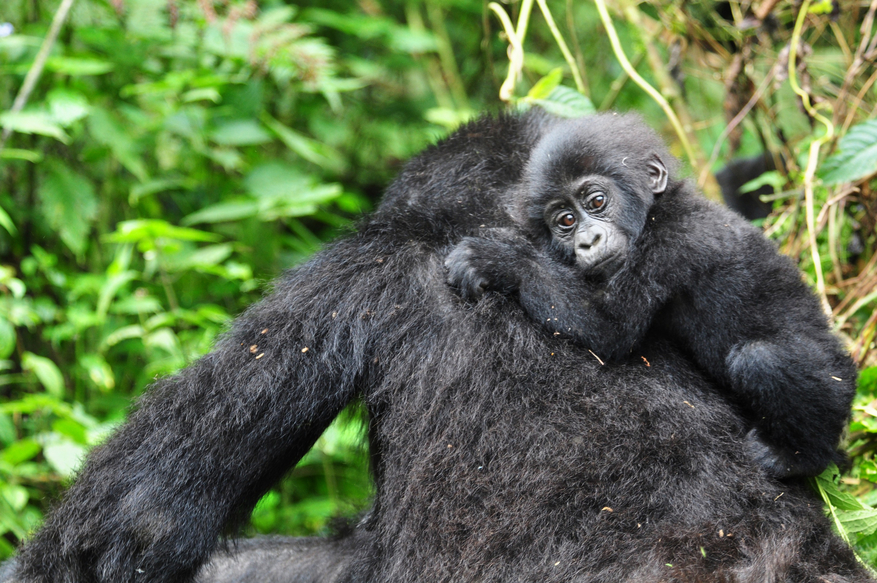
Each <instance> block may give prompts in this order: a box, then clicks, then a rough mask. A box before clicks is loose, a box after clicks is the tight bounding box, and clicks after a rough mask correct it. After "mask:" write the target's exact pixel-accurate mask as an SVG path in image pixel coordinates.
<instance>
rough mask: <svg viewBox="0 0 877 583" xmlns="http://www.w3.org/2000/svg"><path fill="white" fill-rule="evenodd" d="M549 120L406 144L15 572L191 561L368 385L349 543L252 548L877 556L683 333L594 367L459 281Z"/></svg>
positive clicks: (484, 564) (828, 575)
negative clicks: (363, 197)
mask: <svg viewBox="0 0 877 583" xmlns="http://www.w3.org/2000/svg"><path fill="white" fill-rule="evenodd" d="M550 123H551V122H550V120H548V119H547V118H546V117H545V116H544V115H541V114H538V113H534V114H529V115H525V116H523V117H500V118H498V119H489V118H488V119H482V120H480V121H478V122H475V123H473V124H470V125H468V126H466V127H464V128H463V129H461V130H460V131H458V132H457V133H456V134H454V135H453V136H452V137H450V138H449V139H447V140H445V141H444V142H442V143H440V144H439V145H437V146H435V147H433V148H430V149H428V150H427V151H426V152H424V153H423V154H422V155H420V156H419V157H417V158H416V159H414V160H413V161H412V162H411V163H409V164H408V166H407V167H406V169H405V171H404V172H403V173H402V175H401V176H400V177H399V178H398V179H397V181H396V182H395V183H394V184H393V185H392V186H391V187H390V189H389V191H388V193H387V196H386V199H385V201H384V202H383V204H382V205H381V206H380V208H379V209H378V211H377V212H376V213H375V214H374V215H373V216H372V217H370V218H369V219H368V220H367V221H365V222H364V224H363V225H362V227H361V228H360V229H359V231H358V232H357V233H356V234H354V235H352V236H350V237H348V238H346V239H343V240H341V241H340V242H338V243H336V244H335V245H334V246H332V247H330V248H328V249H326V250H324V251H322V252H321V253H319V254H318V255H317V256H315V257H314V258H313V259H312V260H311V261H310V262H309V263H307V264H305V265H304V266H302V267H300V268H298V269H296V270H294V271H293V272H291V273H289V274H287V275H286V276H285V277H284V278H282V279H281V280H280V281H279V282H278V283H277V286H276V289H275V291H274V292H273V293H272V294H271V295H270V296H269V297H267V298H266V299H265V300H264V301H262V302H261V303H259V304H257V305H255V306H253V307H252V308H251V309H249V310H248V311H247V312H246V313H245V314H244V315H242V316H241V317H240V318H239V319H238V320H237V321H236V323H235V324H234V326H233V328H232V330H231V331H230V332H229V333H228V334H227V335H226V336H225V337H224V338H223V339H222V340H220V342H219V343H218V344H217V346H216V347H215V349H214V351H213V352H212V353H210V354H208V355H207V356H205V357H203V358H202V359H200V360H199V361H197V362H196V363H194V364H192V365H191V366H190V367H188V368H187V369H185V370H183V371H182V372H180V373H179V374H177V375H175V376H173V377H169V378H167V379H164V380H162V381H159V382H158V383H157V384H156V385H155V386H154V387H153V388H152V390H151V391H150V392H149V394H148V395H147V397H146V398H144V399H143V400H142V401H141V402H140V405H139V409H138V410H137V411H136V412H135V413H134V414H133V415H132V416H131V418H130V419H129V421H128V422H127V423H126V424H125V425H124V426H123V427H122V428H121V429H120V430H119V431H118V432H117V433H116V434H115V435H114V436H113V437H112V438H111V439H110V440H109V441H108V442H107V443H106V444H105V445H103V446H102V447H100V448H98V449H96V450H95V451H94V452H93V453H92V454H91V456H90V457H89V459H88V461H87V463H86V465H85V467H84V469H83V471H82V473H81V474H80V476H79V477H78V479H77V480H76V482H75V483H74V485H73V486H72V487H71V489H70V490H69V492H68V493H67V495H66V497H65V498H64V500H63V501H62V502H61V503H60V505H59V506H58V507H57V508H56V509H55V510H54V511H53V512H52V513H51V514H50V515H49V517H48V518H47V520H46V523H45V525H44V526H43V528H42V530H40V531H39V532H38V533H36V535H35V536H34V538H33V540H32V541H31V542H30V543H28V544H27V545H26V546H25V547H24V549H23V551H22V553H21V555H20V559H19V568H18V571H17V577H18V580H20V581H25V582H61V581H64V582H85V581H87V582H95V581H106V582H113V583H120V582H129V581H131V582H133V581H138V582H139V581H185V580H188V579H189V578H191V577H193V576H194V575H195V574H196V572H197V570H198V568H199V567H200V566H201V564H202V563H203V562H204V561H205V560H206V559H207V558H208V556H209V555H210V553H211V552H212V551H213V550H214V549H216V547H217V544H218V541H219V538H220V533H221V532H223V530H224V529H226V528H228V527H229V526H234V525H235V524H238V523H240V522H241V520H243V519H244V518H245V517H246V516H247V514H248V512H249V510H250V509H251V507H252V505H253V504H254V503H255V501H256V500H258V498H259V497H260V496H261V495H262V493H263V492H264V491H265V490H266V489H267V488H268V487H269V486H270V485H271V484H272V483H273V482H274V481H275V480H276V479H278V477H279V476H281V475H282V474H283V473H284V472H285V471H286V470H288V469H289V468H290V467H291V466H292V465H293V464H294V463H295V462H296V461H297V460H298V459H299V458H300V457H301V456H302V455H303V454H304V453H305V452H306V451H307V449H308V448H309V447H310V446H311V445H312V443H313V442H314V440H315V439H316V438H317V437H318V436H319V435H320V433H321V432H322V431H323V429H324V428H325V427H326V426H327V425H328V424H329V423H330V422H331V420H332V419H333V418H334V417H335V416H336V415H337V414H338V412H339V411H340V410H341V409H342V408H343V407H344V406H345V405H346V404H347V403H349V402H350V401H351V400H352V399H354V398H357V397H360V398H362V400H363V401H364V402H365V404H366V406H367V408H368V411H369V419H370V428H369V437H370V445H371V451H372V453H373V455H374V463H373V471H374V479H375V482H376V496H375V500H374V506H373V508H372V510H371V511H370V513H369V515H368V517H367V518H366V519H365V520H364V521H363V523H362V524H360V525H359V526H358V527H357V529H356V531H355V532H354V534H353V535H351V537H349V538H347V539H345V540H342V541H338V542H336V543H292V544H287V543H282V542H281V543H266V544H262V543H250V544H249V545H247V546H246V547H245V549H244V550H245V551H247V550H248V549H249V550H252V547H251V545H253V544H255V545H256V547H257V548H256V552H254V553H249V555H248V554H247V553H246V552H245V553H244V555H245V557H244V560H249V559H247V557H248V556H249V557H250V558H252V559H253V560H255V561H259V562H260V563H261V565H262V566H263V567H265V569H264V570H263V573H268V567H270V566H271V565H269V564H268V562H269V561H271V560H275V559H276V560H278V561H283V560H287V559H288V560H291V561H293V562H296V561H300V560H301V559H302V556H304V557H305V558H306V559H307V558H310V559H309V560H311V564H316V565H317V568H318V569H321V568H322V567H321V565H322V566H326V565H328V564H331V563H332V561H333V559H332V557H333V556H334V557H335V558H339V557H340V558H341V563H340V566H341V570H340V572H336V573H326V576H327V577H326V578H327V579H329V578H331V579H336V580H346V581H369V582H388V583H389V582H392V583H400V582H409V581H411V582H414V581H418V582H423V581H476V580H477V581H482V582H494V581H496V582H499V581H502V582H509V581H592V582H596V581H606V582H610V581H611V582H613V583H614V582H618V581H753V582H756V581H757V582H765V581H786V580H789V581H796V582H802V581H817V580H821V581H825V580H828V581H835V582H837V581H866V580H870V579H869V578H868V576H867V574H866V573H865V571H864V570H863V569H862V568H861V567H859V566H858V565H857V563H856V561H855V559H854V557H853V555H852V553H851V552H850V551H849V549H847V548H846V547H845V546H844V544H843V543H842V542H841V541H840V540H839V539H838V538H837V537H835V536H834V535H832V534H831V532H830V528H829V525H828V523H827V521H826V519H825V518H824V517H823V515H822V511H821V505H820V503H819V502H818V500H816V499H815V498H814V497H813V496H812V495H811V494H810V493H808V491H807V489H806V487H805V486H802V485H799V484H784V483H780V482H777V481H774V480H771V479H769V478H768V477H767V476H766V475H765V474H764V473H763V471H762V470H761V469H760V468H759V467H757V466H756V465H755V464H754V463H753V462H752V461H751V460H750V459H747V457H746V455H745V453H744V452H743V449H742V446H741V436H742V434H743V432H744V430H745V428H744V423H743V421H742V420H741V419H740V417H739V416H738V415H737V414H736V413H735V412H734V411H733V410H732V409H731V407H730V406H729V405H727V404H726V403H725V401H724V399H723V398H722V397H721V396H720V395H719V394H718V391H716V390H715V389H714V388H713V387H712V386H711V385H710V383H709V382H708V381H706V380H705V379H704V377H702V376H701V375H700V374H699V373H698V372H697V371H696V370H695V369H694V367H693V366H692V365H691V364H690V363H689V361H688V360H686V358H685V357H684V356H682V355H680V353H679V352H678V351H677V350H676V349H675V348H674V347H673V345H672V344H671V343H669V342H668V341H666V340H665V339H662V338H661V337H660V336H659V335H658V334H654V333H653V334H651V335H649V337H648V338H647V339H646V341H645V342H644V344H643V349H642V356H645V357H646V358H647V359H648V362H649V363H650V366H647V365H646V364H645V363H644V361H643V360H642V359H641V358H640V354H636V355H635V356H633V357H632V358H631V359H630V361H628V362H622V363H620V364H617V365H612V366H601V364H600V363H599V362H598V361H597V360H596V359H595V358H594V357H593V356H592V355H591V354H589V353H588V351H587V350H584V349H582V348H579V347H577V346H574V345H572V344H571V343H568V342H566V341H562V340H558V339H555V338H553V337H552V336H550V335H548V334H545V333H544V332H543V331H542V329H541V328H540V327H539V326H538V325H537V324H535V323H534V322H532V321H531V320H530V319H529V318H528V317H527V316H526V315H525V314H524V313H523V312H522V311H521V309H520V308H519V307H518V306H517V305H516V303H515V302H513V301H508V300H505V299H503V298H501V297H486V298H485V299H484V300H483V301H481V302H479V303H478V304H477V305H475V306H474V307H473V306H471V305H469V304H467V303H465V302H464V301H462V300H461V299H460V298H459V297H458V296H457V295H456V294H455V293H454V291H453V290H452V289H450V288H449V287H448V286H447V285H446V284H445V278H446V272H445V268H444V266H443V260H444V257H445V256H446V254H447V252H448V250H449V249H450V247H451V246H452V245H454V244H455V243H457V242H458V241H459V240H460V239H461V238H462V237H464V236H467V235H473V234H477V233H478V232H479V230H480V229H481V228H484V227H487V228H494V227H512V226H513V225H512V222H511V219H510V218H509V215H508V214H507V212H506V209H507V207H508V204H509V203H510V202H511V201H509V200H508V198H509V196H511V194H510V192H511V191H512V190H513V189H511V188H509V187H510V185H512V184H513V183H515V182H516V181H518V180H519V179H520V177H521V170H522V168H523V167H524V165H525V162H526V160H527V157H528V153H529V151H530V149H531V148H532V146H533V144H534V143H535V141H536V140H537V139H538V137H539V136H540V135H541V133H542V132H543V131H544V129H545V127H546V125H547V124H550ZM272 544H276V545H277V548H272V547H271V545H272ZM284 545H286V546H284ZM302 545H304V546H302ZM308 545H311V547H312V553H316V555H315V554H311V552H310V551H308ZM333 545H334V546H333ZM260 549H261V550H260ZM284 549H286V550H288V551H289V552H286V551H285V550H284ZM290 549H291V550H290ZM333 553H335V554H334V555H333ZM315 556H316V558H314V557H315ZM224 565H225V566H224ZM227 565H228V563H223V562H222V561H221V560H220V561H218V562H217V563H216V569H215V570H213V571H210V572H209V573H208V575H207V576H208V577H210V576H215V577H217V578H221V577H222V570H223V568H225V567H227ZM278 573H279V574H280V576H279V577H277V574H278ZM284 573H285V575H284ZM287 575H288V577H287V580H294V577H297V576H298V574H296V573H295V571H294V570H291V569H289V568H288V569H287V570H286V571H281V570H277V569H275V570H274V571H273V572H272V574H270V575H265V578H269V577H271V578H274V579H275V580H284V577H285V576H287ZM254 580H260V577H258V576H256V577H255V578H254ZM301 580H304V579H301Z"/></svg>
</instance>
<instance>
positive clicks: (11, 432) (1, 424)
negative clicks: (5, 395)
mask: <svg viewBox="0 0 877 583" xmlns="http://www.w3.org/2000/svg"><path fill="white" fill-rule="evenodd" d="M16 435H17V431H16V430H15V424H14V423H13V422H12V419H11V418H10V417H9V415H6V414H4V413H0V443H2V444H4V445H10V444H12V443H13V442H14V441H15V436H16Z"/></svg>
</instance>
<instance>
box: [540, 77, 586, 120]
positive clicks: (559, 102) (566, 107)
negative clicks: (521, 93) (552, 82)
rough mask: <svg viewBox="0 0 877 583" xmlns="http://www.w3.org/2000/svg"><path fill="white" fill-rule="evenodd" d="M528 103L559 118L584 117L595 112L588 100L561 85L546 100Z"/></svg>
mask: <svg viewBox="0 0 877 583" xmlns="http://www.w3.org/2000/svg"><path fill="white" fill-rule="evenodd" d="M530 102H531V103H533V104H535V105H538V106H539V107H541V108H542V109H544V110H545V111H547V112H548V113H551V114H554V115H557V116H559V117H567V118H577V117H584V116H586V115H593V114H594V113H596V111H597V109H596V108H595V107H594V104H593V103H591V100H590V99H588V98H587V97H585V96H584V95H582V94H581V93H579V92H578V91H576V90H575V89H570V88H569V87H564V86H563V85H558V86H557V87H555V88H554V89H553V90H552V91H551V94H550V95H549V96H548V97H547V98H546V99H533V100H531V101H530Z"/></svg>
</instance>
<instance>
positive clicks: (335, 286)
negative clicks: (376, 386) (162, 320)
mask: <svg viewBox="0 0 877 583" xmlns="http://www.w3.org/2000/svg"><path fill="white" fill-rule="evenodd" d="M359 242H360V240H359V238H358V237H354V238H351V239H347V240H345V241H342V242H340V243H339V244H337V245H336V246H335V247H334V248H332V249H329V250H327V251H324V252H323V253H321V254H320V255H319V256H318V257H316V258H315V259H313V260H312V261H311V262H310V263H308V264H307V265H305V266H303V267H301V268H299V269H297V270H295V271H293V272H291V273H289V274H288V275H287V276H286V277H285V278H283V279H281V280H280V281H279V282H278V284H277V285H276V289H275V290H274V292H273V293H272V294H271V295H270V296H268V297H267V298H266V299H264V300H263V301H262V302H261V303H259V304H257V305H255V306H253V307H252V308H250V309H249V310H247V311H246V313H245V314H244V315H242V316H241V317H240V318H238V319H237V320H236V322H235V323H234V325H233V327H232V329H231V330H230V331H229V332H228V333H227V334H226V335H225V336H224V337H223V338H222V339H221V340H220V341H219V342H218V344H217V345H216V347H215V349H214V350H213V352H211V353H210V354H208V355H206V356H204V357H203V358H201V359H200V360H198V361H197V362H195V363H194V364H192V365H191V366H189V367H188V368H186V369H184V370H183V371H181V372H179V373H178V374H176V375H174V376H171V377H168V378H166V379H162V380H160V381H158V382H157V383H156V384H155V385H154V386H153V387H152V388H151V390H150V391H149V393H148V394H147V395H146V397H145V398H143V399H142V400H141V401H140V403H139V406H138V410H137V411H136V412H135V413H134V414H133V415H132V416H131V417H130V419H129V420H128V421H127V422H126V423H125V425H124V426H123V427H121V428H120V430H119V431H118V432H117V433H116V434H115V435H114V436H113V437H112V438H111V439H110V440H109V441H108V442H107V443H105V444H104V445H102V446H100V447H99V448H97V449H96V450H95V451H93V452H92V453H91V454H90V455H89V456H88V459H87V461H86V463H85V466H84V468H83V470H82V472H81V473H80V475H79V477H78V478H77V480H76V481H75V483H74V484H73V486H72V487H71V488H70V490H69V491H68V492H67V494H66V495H65V497H64V499H63V500H62V502H61V503H60V505H59V506H58V507H57V508H55V509H54V511H52V512H51V514H50V515H49V516H48V518H47V520H46V522H45V525H44V526H43V527H42V529H41V530H40V531H39V532H38V533H37V534H36V535H35V537H34V538H33V540H31V541H30V542H29V543H28V544H27V545H26V546H25V547H24V549H23V550H22V552H21V555H20V556H19V567H18V579H19V580H21V581H27V582H37V581H39V582H62V581H67V582H73V581H105V582H113V583H121V582H127V581H138V580H149V581H186V580H188V579H189V578H191V577H192V576H193V575H194V574H195V572H196V571H197V569H198V567H199V566H200V565H201V564H202V563H203V561H204V560H205V559H206V558H207V556H208V554H209V553H210V552H211V551H212V550H213V549H214V547H215V546H216V544H217V542H218V540H219V537H220V535H221V533H222V532H223V531H224V529H227V528H228V527H230V526H234V525H235V524H236V523H238V522H239V521H241V520H242V519H245V518H247V517H248V515H249V511H250V510H251V509H252V506H253V504H255V502H256V501H257V500H258V499H259V497H260V496H261V495H262V494H263V493H264V492H265V491H266V490H267V488H268V487H269V486H270V485H271V484H272V483H273V482H274V481H276V480H277V479H278V478H279V477H280V476H281V475H282V474H283V472H285V471H286V470H288V469H289V468H290V467H291V466H292V465H293V464H295V463H296V462H297V461H298V460H299V458H301V457H302V455H304V453H306V452H307V450H308V449H309V448H310V447H311V445H312V444H313V443H314V441H315V440H316V439H317V438H318V437H319V436H320V434H321V433H322V431H323V430H324V429H325V428H326V426H327V425H328V424H329V423H330V422H331V421H332V419H333V418H334V417H335V416H336V415H337V413H338V412H339V411H340V410H341V409H342V408H343V407H344V406H345V405H346V404H347V403H348V402H349V401H350V400H351V398H352V397H353V396H354V392H355V390H356V385H357V383H358V382H359V381H360V378H361V376H362V375H363V374H367V371H366V370H365V368H366V364H365V363H367V362H368V360H367V352H368V350H369V339H370V328H371V327H372V326H373V325H374V323H373V321H370V320H367V319H363V317H362V311H363V309H364V306H366V307H375V304H376V303H377V302H374V303H372V304H369V303H368V301H369V300H370V299H371V300H374V299H375V298H376V294H380V293H381V291H382V288H383V285H382V284H383V283H385V282H384V281H383V280H380V279H378V278H372V280H371V281H370V282H369V284H368V285H363V283H362V282H364V281H366V279H368V278H369V272H370V270H372V269H373V268H374V267H377V264H376V263H375V262H374V260H373V259H371V261H368V260H366V259H365V257H364V255H363V249H362V248H360V247H361V246H360V245H359ZM372 243H374V241H372Z"/></svg>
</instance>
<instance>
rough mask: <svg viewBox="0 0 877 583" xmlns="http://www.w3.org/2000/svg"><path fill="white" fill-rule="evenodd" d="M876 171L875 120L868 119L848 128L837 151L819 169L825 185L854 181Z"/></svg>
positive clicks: (876, 130) (876, 129) (876, 121)
mask: <svg viewBox="0 0 877 583" xmlns="http://www.w3.org/2000/svg"><path fill="white" fill-rule="evenodd" d="M875 172H877V120H873V119H872V120H868V121H865V122H862V123H860V124H858V125H856V126H853V127H852V128H850V131H849V132H848V133H847V135H845V136H844V137H842V138H841V139H840V142H839V143H838V152H836V153H835V154H834V155H833V156H831V157H830V158H828V159H827V160H826V161H825V162H824V163H823V164H822V167H821V168H820V169H819V176H820V178H822V181H823V182H824V183H825V184H827V185H832V184H840V183H842V182H855V181H857V180H859V179H861V178H865V177H867V176H870V175H871V174H874V173H875Z"/></svg>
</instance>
